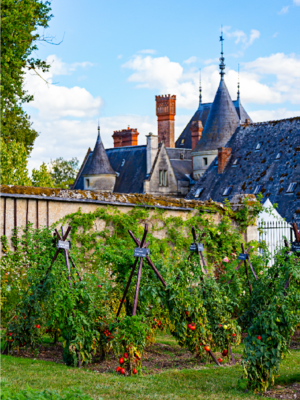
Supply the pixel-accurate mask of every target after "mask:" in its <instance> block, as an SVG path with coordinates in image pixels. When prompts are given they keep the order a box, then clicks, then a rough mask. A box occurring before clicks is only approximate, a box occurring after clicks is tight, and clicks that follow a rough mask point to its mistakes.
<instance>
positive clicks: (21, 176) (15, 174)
mask: <svg viewBox="0 0 300 400" xmlns="http://www.w3.org/2000/svg"><path fill="white" fill-rule="evenodd" d="M0 151H1V164H0V173H1V184H2V185H22V186H30V185H31V180H30V178H29V177H28V169H27V162H28V161H27V152H26V149H25V147H24V145H23V144H22V143H18V142H16V141H15V140H11V141H5V140H3V138H2V137H1V138H0Z"/></svg>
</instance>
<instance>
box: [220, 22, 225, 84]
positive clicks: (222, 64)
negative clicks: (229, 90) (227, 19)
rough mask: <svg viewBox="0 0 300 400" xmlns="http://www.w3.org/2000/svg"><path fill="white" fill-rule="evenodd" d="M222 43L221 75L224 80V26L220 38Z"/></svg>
mask: <svg viewBox="0 0 300 400" xmlns="http://www.w3.org/2000/svg"><path fill="white" fill-rule="evenodd" d="M220 42H221V57H220V75H221V79H223V76H224V75H225V72H224V70H225V64H224V61H225V58H224V57H223V42H224V38H223V25H222V26H221V36H220Z"/></svg>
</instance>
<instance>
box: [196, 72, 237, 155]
mask: <svg viewBox="0 0 300 400" xmlns="http://www.w3.org/2000/svg"><path fill="white" fill-rule="evenodd" d="M238 126H239V117H238V114H237V112H236V109H235V107H234V105H233V102H232V100H231V97H230V94H229V92H228V89H227V86H226V84H225V80H224V79H223V78H221V80H220V84H219V88H218V90H217V93H216V96H215V99H214V102H213V104H212V106H211V109H210V111H209V115H208V118H207V121H206V124H205V127H204V129H203V133H202V136H201V139H200V140H199V142H198V144H197V146H196V147H195V149H194V150H193V151H203V150H216V149H218V148H219V147H221V146H224V145H225V143H226V142H227V141H228V140H229V139H230V137H231V135H232V134H233V132H234V131H235V130H236V128H237V127H238Z"/></svg>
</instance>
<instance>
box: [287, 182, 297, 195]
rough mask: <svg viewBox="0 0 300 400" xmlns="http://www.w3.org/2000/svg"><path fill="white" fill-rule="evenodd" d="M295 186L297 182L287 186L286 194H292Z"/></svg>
mask: <svg viewBox="0 0 300 400" xmlns="http://www.w3.org/2000/svg"><path fill="white" fill-rule="evenodd" d="M296 186H297V182H292V183H290V184H289V187H288V188H287V191H286V192H287V193H293V192H294V190H295V188H296Z"/></svg>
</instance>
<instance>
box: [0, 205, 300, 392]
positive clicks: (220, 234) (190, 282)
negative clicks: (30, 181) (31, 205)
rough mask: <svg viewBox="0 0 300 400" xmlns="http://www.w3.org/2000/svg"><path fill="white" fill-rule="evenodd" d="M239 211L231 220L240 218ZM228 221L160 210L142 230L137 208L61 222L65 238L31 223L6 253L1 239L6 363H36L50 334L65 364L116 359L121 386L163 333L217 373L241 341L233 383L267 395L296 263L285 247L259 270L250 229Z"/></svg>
mask: <svg viewBox="0 0 300 400" xmlns="http://www.w3.org/2000/svg"><path fill="white" fill-rule="evenodd" d="M247 207H248V206H247V204H245V209H244V210H243V211H242V212H241V213H240V216H241V215H243V216H246V217H247V218H248V217H249V213H248V208H247ZM230 215H231V214H230V210H229V211H226V209H224V213H223V215H222V218H221V220H220V222H219V223H216V222H214V220H213V219H212V218H204V217H203V215H202V214H201V212H199V213H198V214H196V215H194V216H193V217H192V218H190V219H189V220H187V221H183V220H182V219H181V218H178V217H166V216H165V215H164V213H163V211H161V210H160V211H155V215H152V216H151V221H153V223H152V227H151V228H152V229H149V226H148V223H147V222H146V221H147V220H148V219H149V211H148V210H147V209H145V208H143V209H139V208H135V209H133V210H132V211H130V212H129V213H127V214H122V213H120V212H118V211H117V210H116V209H113V208H112V209H109V210H104V209H98V210H97V211H95V212H94V213H90V214H82V213H81V212H80V211H79V212H77V213H75V214H72V215H69V216H68V217H66V218H65V219H64V220H63V221H60V225H68V229H67V230H66V232H64V230H63V228H61V232H60V231H59V230H58V229H57V226H56V227H55V226H54V227H53V229H46V228H40V229H34V228H33V227H32V226H30V224H29V225H28V226H27V227H26V228H25V229H24V230H23V231H16V232H15V236H14V243H13V244H14V250H13V251H11V250H10V249H9V248H8V246H7V243H6V238H5V237H2V244H3V251H4V256H3V257H2V261H1V286H2V297H1V302H2V326H3V327H5V328H6V336H5V337H6V338H5V346H6V347H5V349H4V351H3V353H4V354H9V353H12V352H15V351H20V349H26V351H30V352H32V354H33V356H34V355H36V354H37V352H38V351H39V349H40V345H41V343H42V341H43V336H44V335H45V334H47V335H50V336H51V337H52V340H53V341H54V342H57V341H58V340H61V341H62V347H63V351H62V354H61V357H62V359H63V361H64V363H65V364H66V365H69V366H74V367H76V368H78V367H79V368H80V367H82V366H84V365H88V364H91V363H93V362H94V360H95V358H97V359H100V360H107V359H110V358H111V357H117V359H118V366H117V367H116V371H115V373H116V374H118V375H120V376H121V375H123V376H124V379H126V378H127V377H129V376H132V377H134V376H135V375H137V376H138V375H142V372H143V355H144V352H145V350H146V349H147V348H148V347H149V346H151V345H152V344H153V343H155V340H156V338H157V336H158V335H161V334H162V333H164V332H168V333H169V334H171V335H172V336H173V337H174V339H175V340H176V342H177V343H178V344H179V346H181V347H182V348H183V349H186V350H188V351H189V352H190V354H192V355H194V356H195V357H196V358H197V359H198V360H199V361H201V363H214V364H215V365H216V367H218V368H222V367H223V365H224V364H226V365H228V364H231V365H234V364H235V363H236V362H237V360H236V358H235V356H234V349H235V347H236V346H238V345H239V344H240V343H241V339H242V336H243V337H244V340H243V344H244V354H243V357H242V360H241V363H242V365H243V376H241V377H240V380H239V382H237V384H239V386H240V387H241V388H243V389H245V390H252V391H254V392H265V391H266V390H267V389H268V388H269V387H270V386H272V385H273V384H274V380H275V378H276V377H277V376H278V373H279V366H280V362H281V360H282V359H283V358H284V357H285V356H286V354H287V353H288V351H289V344H290V340H291V337H292V335H293V333H294V331H295V329H296V328H297V326H298V327H299V324H300V310H299V303H300V290H299V284H300V254H299V253H298V252H297V251H291V249H290V248H289V246H288V244H287V246H286V247H285V248H284V249H282V250H280V251H278V253H277V256H276V260H275V263H274V264H273V266H272V267H267V266H266V265H267V263H268V253H267V251H266V249H265V252H264V255H263V256H262V255H261V254H260V253H259V252H258V243H256V242H251V243H248V244H247V245H246V244H245V242H244V239H243V235H242V231H241V226H242V227H245V226H246V225H247V223H248V222H249V220H247V221H246V220H244V221H243V223H242V224H240V226H239V227H237V226H236V225H234V224H232V219H231V218H230ZM246 217H245V218H246ZM252 218H253V210H252ZM99 221H103V222H104V224H105V229H103V230H102V231H99V230H97V229H96V227H97V224H99ZM162 222H163V223H162ZM155 229H158V230H159V229H161V230H163V229H164V230H165V237H164V238H163V239H161V238H160V239H159V238H157V237H155V236H154V235H153V234H152V233H151V232H153V230H155ZM294 231H295V235H296V238H297V240H296V242H299V243H300V232H299V231H298V229H297V226H296V225H294ZM53 233H54V235H53ZM69 238H70V240H69ZM245 246H246V247H245ZM296 247H297V246H296ZM294 250H295V249H294ZM242 334H243V335H242ZM245 334H246V335H245ZM239 362H240V361H239Z"/></svg>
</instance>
